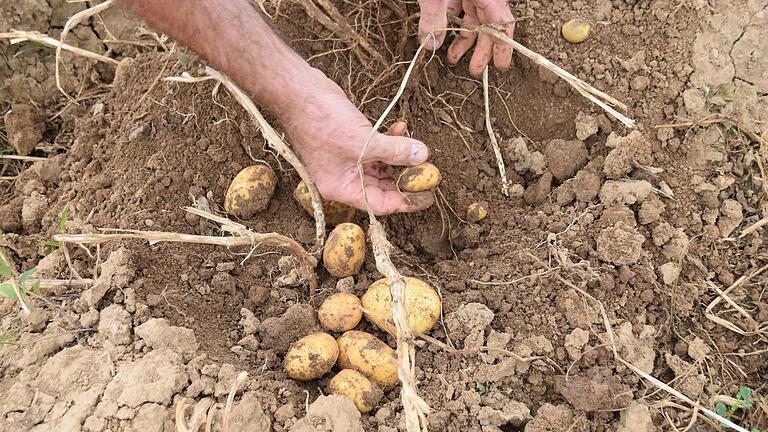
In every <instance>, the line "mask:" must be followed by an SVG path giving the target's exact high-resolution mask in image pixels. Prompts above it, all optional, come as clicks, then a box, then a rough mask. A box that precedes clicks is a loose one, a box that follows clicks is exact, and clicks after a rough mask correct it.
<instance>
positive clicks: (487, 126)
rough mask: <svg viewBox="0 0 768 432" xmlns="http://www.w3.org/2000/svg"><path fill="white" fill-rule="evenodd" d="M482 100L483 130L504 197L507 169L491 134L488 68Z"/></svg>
mask: <svg viewBox="0 0 768 432" xmlns="http://www.w3.org/2000/svg"><path fill="white" fill-rule="evenodd" d="M483 100H484V102H485V130H486V131H487V132H488V138H490V140H491V146H493V153H494V154H495V155H496V164H497V165H498V167H499V174H500V175H501V193H502V194H504V196H506V197H508V196H509V180H507V169H506V167H504V158H502V157H501V150H499V142H498V141H497V140H496V135H495V134H494V133H493V126H491V108H490V103H489V102H488V66H486V67H485V69H483Z"/></svg>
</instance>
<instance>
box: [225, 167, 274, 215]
mask: <svg viewBox="0 0 768 432" xmlns="http://www.w3.org/2000/svg"><path fill="white" fill-rule="evenodd" d="M276 186H277V176H276V175H275V172H274V171H273V170H272V168H270V167H269V166H268V165H262V164H259V165H251V166H249V167H245V168H243V169H242V170H241V171H240V172H239V173H237V175H236V176H235V178H234V179H232V183H230V184H229V188H227V194H226V195H225V197H224V210H225V211H226V212H227V213H229V214H232V215H235V216H237V217H239V218H240V219H250V218H252V217H253V216H254V215H255V214H256V213H258V212H260V211H263V210H264V209H266V208H267V206H268V205H269V200H271V199H272V195H274V193H275V187H276Z"/></svg>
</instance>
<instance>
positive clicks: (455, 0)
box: [448, 0, 461, 16]
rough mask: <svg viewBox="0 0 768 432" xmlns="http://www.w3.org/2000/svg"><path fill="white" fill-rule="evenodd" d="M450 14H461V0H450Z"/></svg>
mask: <svg viewBox="0 0 768 432" xmlns="http://www.w3.org/2000/svg"><path fill="white" fill-rule="evenodd" d="M448 14H449V15H453V16H459V14H461V0H448Z"/></svg>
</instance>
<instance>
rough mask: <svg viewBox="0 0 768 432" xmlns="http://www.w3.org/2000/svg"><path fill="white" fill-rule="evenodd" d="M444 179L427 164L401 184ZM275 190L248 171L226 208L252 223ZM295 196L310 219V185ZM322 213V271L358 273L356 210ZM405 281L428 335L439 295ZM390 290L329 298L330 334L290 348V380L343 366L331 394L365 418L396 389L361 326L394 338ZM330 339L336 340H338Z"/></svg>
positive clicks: (323, 320) (262, 170)
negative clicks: (326, 232) (328, 228)
mask: <svg viewBox="0 0 768 432" xmlns="http://www.w3.org/2000/svg"><path fill="white" fill-rule="evenodd" d="M440 180H441V177H440V171H439V170H438V169H437V168H436V167H435V166H434V165H432V164H430V163H428V162H425V163H423V164H421V165H418V166H414V167H409V168H406V169H404V170H403V171H402V173H401V174H400V175H399V176H398V182H397V184H398V187H399V188H400V190H402V191H405V192H423V191H428V190H432V189H434V188H436V187H437V185H438V184H439V183H440ZM276 185H277V176H276V175H275V172H274V171H273V170H272V169H271V168H270V167H269V166H267V165H254V166H249V167H246V168H244V169H243V170H242V171H240V172H239V173H238V174H237V175H236V176H235V178H234V179H233V180H232V183H231V184H230V186H229V188H228V190H227V194H226V197H225V200H224V209H225V211H226V212H227V213H229V214H231V215H234V216H236V217H238V218H241V219H250V218H252V217H253V216H254V215H255V214H256V213H258V212H261V211H263V210H264V209H266V208H267V206H268V205H269V201H270V199H271V198H272V195H273V194H274V191H275V187H276ZM293 196H294V198H295V199H296V201H297V202H298V203H299V205H301V207H302V208H304V209H305V210H306V211H307V212H308V213H310V214H312V211H313V209H312V202H311V199H310V196H309V191H308V190H307V187H306V185H305V184H304V182H300V183H299V184H298V186H297V187H296V189H295V190H294V193H293ZM323 209H324V211H325V218H326V222H327V223H328V225H331V226H334V225H335V228H334V229H333V231H331V234H330V235H329V236H328V241H327V242H326V244H325V248H324V249H323V265H324V266H325V268H326V270H327V271H328V273H329V274H330V275H331V276H333V277H337V278H345V277H349V276H353V275H356V274H357V273H358V272H359V271H360V269H361V268H362V266H363V263H364V262H365V255H366V236H365V232H364V231H363V229H362V228H360V227H359V226H358V225H356V224H354V223H352V221H353V220H354V218H355V213H356V211H355V209H354V208H351V207H348V206H346V205H344V204H341V203H338V202H333V201H326V200H323ZM486 213H487V212H486V210H485V208H484V207H482V206H481V205H479V204H473V205H472V206H471V208H470V209H468V215H469V217H470V218H471V219H473V220H479V219H482V218H484V217H485V215H486ZM405 283H406V291H405V299H406V305H405V307H406V312H407V315H408V321H409V323H410V326H411V328H412V329H413V331H414V332H417V333H427V332H429V331H430V329H432V327H433V326H434V325H435V323H437V321H438V320H439V319H440V313H441V301H440V296H439V295H438V293H437V292H436V291H435V289H434V288H433V287H431V286H430V285H429V284H427V283H426V282H424V281H422V280H419V279H417V278H413V277H409V278H406V281H405ZM390 287H391V285H390V281H389V280H388V279H386V278H382V279H379V280H377V281H376V282H374V283H373V284H371V286H370V287H368V290H367V291H366V293H365V294H364V295H363V296H362V298H357V296H355V295H354V294H352V293H349V292H339V293H336V294H333V295H331V296H329V297H328V298H326V299H325V301H324V302H323V303H322V304H321V305H320V308H319V309H318V311H317V315H318V318H319V320H320V324H321V325H322V327H323V329H324V330H325V331H326V332H319V333H314V334H310V335H308V336H305V337H303V338H301V339H299V340H298V341H296V342H294V343H293V344H292V345H291V346H290V348H289V349H288V352H287V353H286V355H285V359H284V363H283V365H284V368H285V371H286V373H287V374H288V376H289V377H291V378H293V379H295V380H299V381H311V380H315V379H319V378H321V377H323V376H324V375H326V374H327V373H329V372H331V370H332V369H333V367H334V365H338V368H339V369H340V371H339V372H338V373H337V374H336V375H335V376H334V377H333V378H331V380H330V382H329V384H328V391H329V392H330V393H332V394H339V395H342V396H345V397H347V398H349V399H350V400H352V401H353V402H354V403H355V405H356V406H357V409H358V410H359V411H360V412H362V413H366V412H369V411H371V410H372V409H373V408H374V407H375V406H376V405H377V404H378V403H379V401H380V400H381V398H382V397H383V395H384V391H388V390H391V389H393V388H394V387H395V386H397V384H398V382H399V379H398V374H397V360H396V356H395V351H394V350H393V349H392V348H391V347H390V346H389V345H387V344H386V343H385V342H383V341H382V340H380V339H378V338H377V337H376V336H374V335H372V334H370V333H367V332H364V331H359V330H355V328H356V327H357V326H358V324H359V323H360V321H361V320H362V318H363V316H365V318H366V319H367V320H368V321H370V322H371V323H372V324H374V325H376V326H377V327H378V328H379V329H381V330H382V331H384V332H387V333H390V334H392V335H395V327H394V324H393V323H392V296H391V294H390ZM332 333H334V334H337V335H338V337H337V338H334V336H332V335H331V334H332Z"/></svg>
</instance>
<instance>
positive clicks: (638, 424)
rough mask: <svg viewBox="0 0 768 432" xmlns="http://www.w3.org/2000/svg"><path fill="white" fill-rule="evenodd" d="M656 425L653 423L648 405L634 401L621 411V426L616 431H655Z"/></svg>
mask: <svg viewBox="0 0 768 432" xmlns="http://www.w3.org/2000/svg"><path fill="white" fill-rule="evenodd" d="M655 431H656V426H654V425H653V418H651V412H650V411H649V410H648V407H647V406H645V405H643V404H640V403H637V402H632V403H630V404H629V406H628V407H626V408H625V409H623V410H622V411H621V417H620V419H619V426H618V428H617V429H616V432H655Z"/></svg>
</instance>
